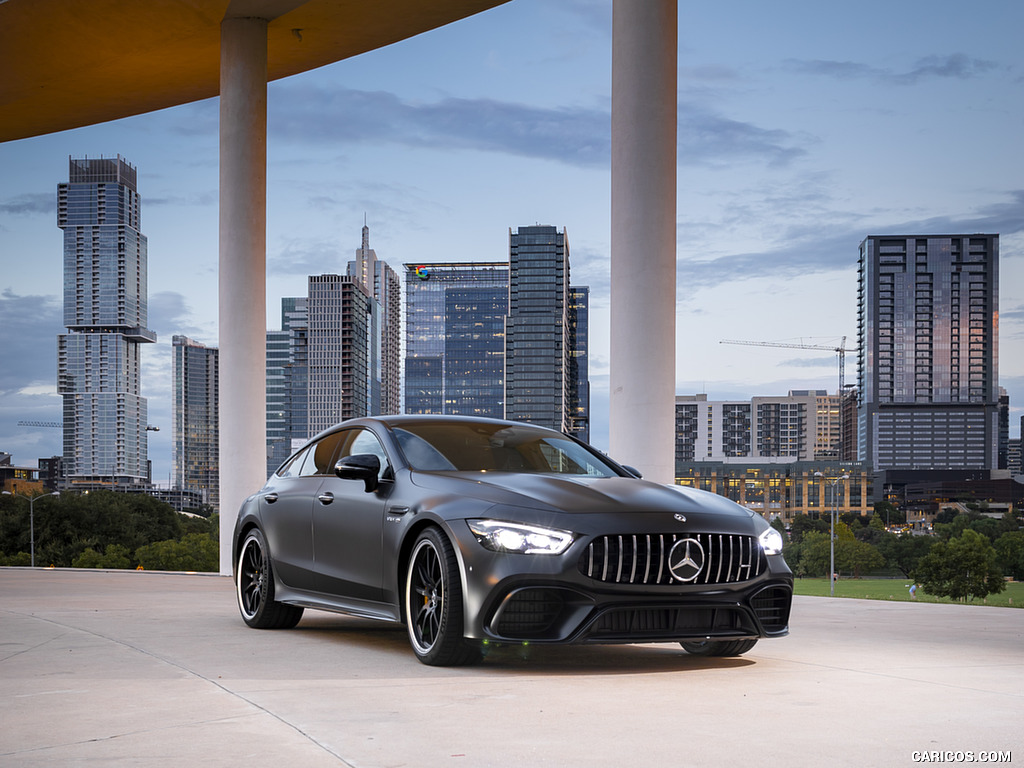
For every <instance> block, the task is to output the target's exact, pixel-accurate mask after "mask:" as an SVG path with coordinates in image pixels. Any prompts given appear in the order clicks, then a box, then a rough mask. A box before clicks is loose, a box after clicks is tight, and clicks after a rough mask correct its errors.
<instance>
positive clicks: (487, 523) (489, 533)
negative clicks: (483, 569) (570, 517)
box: [466, 520, 573, 555]
mask: <svg viewBox="0 0 1024 768" xmlns="http://www.w3.org/2000/svg"><path fill="white" fill-rule="evenodd" d="M466 522H467V523H468V524H469V529H470V530H471V531H472V532H473V534H474V535H475V536H476V539H477V541H479V542H480V544H482V545H483V546H484V547H486V548H487V549H490V550H493V551H495V552H515V553H519V554H523V555H560V554H562V553H563V552H565V550H567V549H568V548H569V545H570V544H572V540H573V535H572V534H571V533H569V531H559V530H557V529H555V528H541V527H539V526H536V525H523V524H522V523H508V522H505V521H503V520H467V521H466Z"/></svg>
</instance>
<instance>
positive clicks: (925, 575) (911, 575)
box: [772, 502, 1024, 601]
mask: <svg viewBox="0 0 1024 768" xmlns="http://www.w3.org/2000/svg"><path fill="white" fill-rule="evenodd" d="M983 511H984V510H983V508H982V507H981V506H979V505H968V510H967V511H966V512H963V511H958V510H956V509H952V508H946V509H943V510H942V511H940V512H939V514H938V515H937V516H936V518H935V522H934V524H933V533H934V535H931V536H929V535H922V534H920V533H914V532H910V531H906V532H903V533H892V532H891V531H889V530H888V529H887V526H886V520H888V521H889V522H890V523H892V524H894V525H899V524H901V523H905V522H906V520H905V518H904V517H903V516H902V513H901V512H900V511H899V510H898V509H896V507H894V506H893V505H892V504H889V503H888V502H879V503H878V504H875V511H874V514H872V515H856V514H848V515H841V516H840V518H839V520H838V521H837V522H836V526H835V562H836V570H837V571H838V572H839V575H840V576H843V577H852V578H861V577H862V576H864V575H866V574H869V573H873V574H882V575H886V574H888V575H897V574H898V575H901V576H903V577H905V578H907V579H910V580H912V581H913V582H914V583H916V584H920V585H921V586H922V588H923V589H924V590H925V591H926V592H928V593H929V594H932V595H935V596H936V597H950V598H953V599H955V600H963V601H969V600H973V599H974V598H983V597H985V596H986V595H989V594H993V593H998V592H1002V591H1003V589H1005V586H1006V579H1007V578H1012V579H1015V580H1017V581H1020V580H1024V530H1021V521H1020V518H1019V517H1018V515H1017V514H1016V513H1009V512H1008V513H1006V514H1004V515H1003V516H1002V518H1001V519H995V518H992V517H989V516H986V515H985V514H983ZM772 524H773V525H774V526H775V527H776V528H779V529H780V530H781V531H782V532H783V534H784V535H788V538H789V543H788V544H787V546H786V548H785V550H784V552H783V554H784V555H785V557H786V562H787V563H789V565H790V568H792V569H793V572H794V573H795V574H796V575H797V577H801V576H808V577H818V576H827V575H828V571H829V564H830V560H831V549H830V546H829V521H828V519H827V517H826V518H812V517H810V516H808V515H797V516H796V518H794V520H793V522H792V524H791V526H790V528H789V530H788V531H786V530H785V527H784V526H783V525H782V523H781V521H780V520H776V521H774V522H773V523H772Z"/></svg>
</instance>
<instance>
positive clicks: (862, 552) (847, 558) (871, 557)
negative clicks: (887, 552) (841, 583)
mask: <svg viewBox="0 0 1024 768" xmlns="http://www.w3.org/2000/svg"><path fill="white" fill-rule="evenodd" d="M883 565H885V558H884V557H883V556H882V553H881V552H879V551H878V550H877V549H876V548H875V547H874V546H873V545H871V544H869V543H868V542H866V541H857V540H856V539H839V540H838V541H836V568H837V569H838V570H839V571H840V572H842V573H852V574H853V578H855V579H859V578H860V577H861V576H862V575H863V574H865V573H866V572H868V571H874V570H877V569H879V568H881V567H882V566H883Z"/></svg>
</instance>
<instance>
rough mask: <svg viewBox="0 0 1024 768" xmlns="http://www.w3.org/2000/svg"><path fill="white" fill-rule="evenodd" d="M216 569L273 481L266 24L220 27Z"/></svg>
mask: <svg viewBox="0 0 1024 768" xmlns="http://www.w3.org/2000/svg"><path fill="white" fill-rule="evenodd" d="M220 35H221V37H220V276H219V280H220V289H219V295H220V312H219V315H220V344H219V347H220V353H219V354H220V363H219V364H220V406H219V407H220V571H221V573H223V574H229V573H231V532H232V530H233V529H234V525H235V520H236V519H237V517H238V508H239V506H240V505H241V503H242V501H244V500H245V498H246V497H247V496H248V495H249V494H251V493H255V492H256V491H257V490H259V489H260V487H261V486H262V485H263V483H264V482H265V481H266V479H267V447H266V441H267V437H266V433H267V405H266V398H267V395H266V363H265V360H266V324H267V320H266V303H267V299H266V296H267V290H266V284H267V269H266V262H267V253H266V251H267V227H266V219H267V22H266V21H265V20H263V19H253V18H228V19H224V21H223V22H222V23H221V32H220Z"/></svg>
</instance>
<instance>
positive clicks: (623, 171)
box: [609, 0, 678, 483]
mask: <svg viewBox="0 0 1024 768" xmlns="http://www.w3.org/2000/svg"><path fill="white" fill-rule="evenodd" d="M677 17H678V8H677V5H676V0H615V2H614V6H613V21H612V194H611V262H612V264H611V339H610V342H611V349H610V352H611V382H610V386H611V417H610V422H609V428H610V435H609V437H610V454H611V456H612V458H614V459H615V460H617V461H620V462H623V463H625V464H630V465H632V466H634V467H636V468H637V469H639V470H640V472H641V473H642V474H643V475H644V477H646V478H648V479H650V480H653V481H655V482H661V483H672V482H674V479H675V318H676V269H675V267H676V60H677V54H676V41H677V30H676V25H677Z"/></svg>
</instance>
